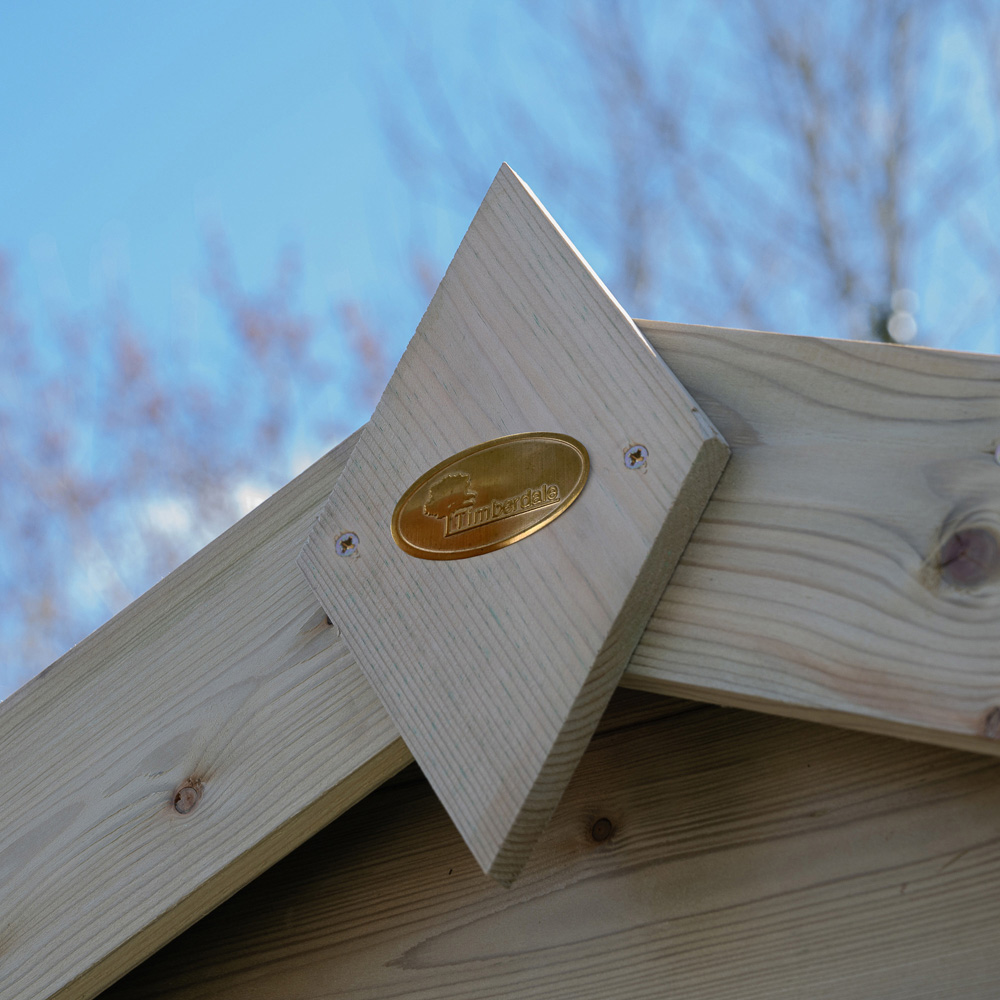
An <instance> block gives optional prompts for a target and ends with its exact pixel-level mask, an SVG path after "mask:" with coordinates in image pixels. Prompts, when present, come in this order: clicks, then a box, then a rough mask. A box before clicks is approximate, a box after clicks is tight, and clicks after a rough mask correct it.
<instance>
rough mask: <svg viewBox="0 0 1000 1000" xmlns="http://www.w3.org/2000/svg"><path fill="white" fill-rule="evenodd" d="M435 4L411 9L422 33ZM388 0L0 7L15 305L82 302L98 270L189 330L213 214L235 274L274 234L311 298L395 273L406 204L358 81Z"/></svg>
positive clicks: (1, 209) (316, 301)
mask: <svg viewBox="0 0 1000 1000" xmlns="http://www.w3.org/2000/svg"><path fill="white" fill-rule="evenodd" d="M451 6H454V5H451ZM448 9H449V5H443V4H437V5H427V7H426V11H427V17H428V23H426V24H425V25H424V26H425V28H426V27H431V28H432V31H433V34H434V35H435V37H436V38H437V39H438V41H439V42H440V41H442V38H441V36H442V34H443V33H446V32H447V31H448V30H449V26H450V25H451V24H452V23H453V21H452V18H450V17H449V14H448ZM390 16H392V17H396V18H399V17H404V16H412V12H411V11H408V10H406V9H405V8H400V7H397V6H396V5H389V4H380V3H374V4H351V5H347V4H339V3H329V4H318V3H313V4H294V3H293V4H282V5H274V4H263V3H235V2H213V3H210V4H201V5H197V6H196V5H193V4H189V5H185V4H181V5H163V4H151V3H123V2H117V3H104V4H94V5H78V4H72V3H66V2H64V3H52V2H45V0H43V2H39V3H30V4H28V3H25V4H10V3H8V4H6V5H5V6H4V7H3V8H0V48H2V58H0V135H3V136H6V137H7V138H6V140H5V141H4V142H3V144H2V146H0V192H2V193H0V247H2V248H3V249H5V250H6V251H8V252H9V253H11V254H12V256H13V258H14V260H15V261H16V263H17V267H18V278H19V290H20V292H21V297H22V303H23V306H24V308H25V310H26V311H27V312H28V313H29V315H30V316H31V317H32V318H36V319H37V318H40V316H41V313H40V312H39V310H40V309H41V307H42V305H43V303H44V301H45V300H46V299H47V300H49V302H50V303H52V304H55V305H57V306H58V305H61V304H64V303H70V304H72V305H73V307H75V308H81V307H85V306H87V305H88V304H89V303H92V302H95V301H97V300H98V299H99V298H100V296H101V294H102V292H103V291H104V290H105V289H106V287H107V286H108V285H109V283H116V284H121V285H123V286H124V287H125V288H127V289H128V293H129V296H130V299H131V302H132V305H133V307H134V308H135V309H136V311H137V313H138V314H139V315H140V316H141V317H142V319H143V322H144V323H145V324H147V325H148V326H149V327H150V328H151V329H152V330H153V331H154V332H159V333H164V332H166V331H167V330H171V331H185V330H187V331H190V330H191V329H192V326H193V327H194V328H195V329H200V330H201V331H202V332H204V325H205V324H206V323H207V324H209V325H210V323H211V318H210V317H209V318H206V317H204V316H201V315H200V314H199V303H198V291H197V287H198V286H197V282H198V280H199V277H200V275H201V274H202V272H203V266H204V245H203V240H204V236H205V232H206V230H207V229H212V228H217V229H219V230H221V231H222V232H224V233H225V234H226V237H227V238H228V240H229V243H230V244H231V246H232V247H233V248H234V251H235V254H236V259H237V264H238V266H239V270H240V274H241V278H242V279H243V280H244V282H245V284H246V285H247V286H248V287H251V288H253V287H255V286H256V285H260V284H263V283H264V282H265V281H266V280H267V278H268V276H269V275H270V273H271V269H272V267H273V265H274V261H275V259H276V255H277V254H278V252H279V251H280V250H281V248H282V247H283V246H286V245H290V244H292V245H295V246H297V247H298V248H299V249H300V250H301V254H302V258H303V260H304V262H305V272H304V285H303V301H304V303H305V304H306V305H307V306H308V307H311V308H313V309H316V310H322V309H323V308H324V307H325V305H326V303H328V302H329V301H330V300H334V299H337V298H339V297H343V296H362V297H370V296H374V295H377V294H379V293H380V292H382V293H384V289H385V285H386V284H387V283H388V284H390V285H391V284H393V283H396V284H399V282H398V280H397V279H395V278H394V275H393V270H394V269H398V268H400V267H403V266H405V259H406V258H405V255H406V246H407V239H408V231H407V227H408V225H409V214H408V212H407V207H406V192H405V191H404V190H403V189H402V187H401V185H400V182H399V181H398V179H397V174H396V173H395V172H394V170H393V169H392V167H391V164H390V163H389V160H388V156H387V154H386V149H385V142H384V139H383V136H382V130H381V124H380V120H379V114H378V107H377V90H378V88H377V86H376V81H377V80H383V79H389V80H391V79H392V74H393V72H394V71H393V67H392V62H391V61H392V58H393V56H392V53H391V52H390V51H389V50H388V47H387V44H386V35H385V32H384V31H383V30H382V24H383V19H384V18H386V17H390ZM460 20H461V19H458V21H459V22H460ZM443 40H444V41H445V42H446V41H447V39H443ZM459 237H460V232H459V233H457V234H455V235H454V236H453V237H452V242H453V243H454V242H457V239H458V238H459ZM412 308H414V309H415V308H417V307H416V306H415V305H414V306H413V307H412ZM404 342H405V338H404ZM400 346H401V345H400Z"/></svg>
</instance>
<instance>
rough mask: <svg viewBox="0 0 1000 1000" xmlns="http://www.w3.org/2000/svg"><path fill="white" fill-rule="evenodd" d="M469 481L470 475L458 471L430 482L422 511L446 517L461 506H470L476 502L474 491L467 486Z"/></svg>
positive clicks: (429, 514) (434, 515)
mask: <svg viewBox="0 0 1000 1000" xmlns="http://www.w3.org/2000/svg"><path fill="white" fill-rule="evenodd" d="M471 482H472V480H471V477H470V476H468V475H467V474H466V473H464V472H458V473H453V474H452V475H450V476H444V477H443V478H442V479H439V480H437V482H434V483H431V485H430V489H429V490H428V491H427V500H426V501H425V502H424V513H425V514H426V515H427V516H428V517H448V516H449V515H451V514H453V513H454V512H455V511H456V510H458V509H459V508H461V507H471V506H472V505H473V504H474V503H475V502H476V491H475V490H473V489H470V488H469V486H470V483H471Z"/></svg>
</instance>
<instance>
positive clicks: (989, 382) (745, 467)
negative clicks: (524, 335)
mask: <svg viewBox="0 0 1000 1000" xmlns="http://www.w3.org/2000/svg"><path fill="white" fill-rule="evenodd" d="M640 325H641V328H642V330H643V331H644V332H645V333H646V335H647V336H648V337H649V338H650V340H651V341H652V343H653V344H654V346H655V347H656V348H657V350H659V351H660V352H661V353H662V354H663V356H664V357H665V359H666V360H667V361H668V363H669V364H670V366H671V368H672V369H673V371H674V372H675V373H676V374H677V375H678V377H679V378H680V379H681V380H682V381H683V382H684V384H685V385H686V386H687V387H688V389H689V390H690V391H691V393H692V394H693V395H694V397H695V398H696V399H697V400H698V401H699V402H700V403H701V405H702V406H703V407H704V409H705V410H706V412H707V413H708V414H709V416H711V418H712V419H713V421H715V423H716V425H717V426H718V427H719V429H720V431H721V432H722V433H723V435H724V436H725V437H726V439H727V441H728V442H729V443H730V445H731V447H732V449H733V457H732V459H731V461H730V463H729V466H728V467H727V469H726V472H725V473H724V475H723V477H722V479H721V480H720V482H719V485H718V487H717V489H716V491H715V494H714V495H713V498H712V501H711V503H710V504H709V506H708V508H707V509H706V511H705V514H704V516H703V518H702V519H701V521H700V523H699V525H698V527H697V529H696V531H695V533H694V535H693V537H692V540H691V543H690V545H689V546H688V549H687V551H686V552H685V554H684V557H683V560H682V562H681V564H680V566H679V567H678V569H677V571H676V573H675V574H674V577H673V579H672V582H671V584H670V587H669V588H668V591H667V593H666V594H665V595H664V598H663V600H662V601H661V602H660V604H659V607H658V608H657V610H656V613H655V615H654V617H653V620H652V621H651V622H650V624H649V627H648V628H647V629H646V632H645V635H644V636H643V639H642V641H641V643H640V645H639V646H638V648H637V649H636V652H635V654H634V656H633V658H632V661H631V664H630V666H629V672H628V674H627V678H626V681H625V683H628V684H631V685H635V686H641V687H647V688H649V689H652V690H658V691H661V692H663V693H670V694H680V695H683V696H685V697H692V698H697V699H699V700H703V701H715V702H722V703H726V704H733V705H741V706H744V707H749V708H757V709H764V710H767V711H772V712H778V713H781V714H785V715H799V716H803V717H811V718H815V719H817V720H821V721H827V722H836V723H841V724H846V725H850V726H855V727H859V728H868V729H871V730H875V731H879V732H889V733H894V734H898V735H904V736H909V737H913V738H917V739H921V740H928V741H931V742H936V743H943V744H946V745H954V746H961V747H965V748H968V749H975V750H978V751H982V752H986V753H993V754H996V753H998V752H1000V562H998V559H997V553H996V550H995V549H994V550H993V552H992V553H990V552H987V553H986V557H987V558H985V560H984V565H983V566H982V571H981V572H980V571H979V570H978V569H977V567H976V565H975V564H974V562H971V561H970V562H967V564H966V565H965V567H964V568H965V570H966V582H967V583H968V585H967V586H958V585H956V582H959V583H960V582H961V581H956V580H955V577H957V576H958V575H959V573H958V572H957V570H958V569H959V568H961V567H960V566H958V567H956V565H955V564H953V565H952V566H950V567H949V568H947V569H946V570H945V572H944V574H942V572H941V570H940V562H941V558H940V557H941V551H940V550H941V547H942V543H943V542H944V543H946V540H947V539H948V538H949V537H950V536H951V535H952V534H953V533H954V532H955V531H956V530H962V531H966V532H968V531H969V530H970V529H977V528H978V529H982V531H983V532H985V533H987V535H988V536H989V537H990V538H994V539H995V538H996V537H998V533H1000V465H998V464H997V462H996V459H995V458H994V452H995V450H996V448H997V445H998V444H1000V358H997V357H985V356H982V355H970V354H957V353H952V352H943V351H929V350H922V349H915V348H905V347H898V346H891V345H881V344H871V343H859V342H852V341H830V340H818V339H811V338H803V337H787V336H780V335H777V334H765V333H751V332H748V331H743V332H738V331H732V330H714V329H710V328H705V327H701V328H698V327H683V326H671V325H669V324H656V323H641V324H640ZM987 548H988V545H987ZM980 557H982V553H980ZM970 577H971V581H970V579H969V578H970Z"/></svg>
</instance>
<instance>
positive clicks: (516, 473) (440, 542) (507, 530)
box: [392, 432, 590, 559]
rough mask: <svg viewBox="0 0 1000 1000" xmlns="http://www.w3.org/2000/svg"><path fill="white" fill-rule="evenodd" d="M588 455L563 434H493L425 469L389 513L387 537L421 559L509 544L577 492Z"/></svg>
mask: <svg viewBox="0 0 1000 1000" xmlns="http://www.w3.org/2000/svg"><path fill="white" fill-rule="evenodd" d="M589 472H590V456H589V455H588V454H587V449H586V448H584V446H583V445H582V444H580V442H579V441H577V440H575V439H574V438H571V437H568V436H567V435H566V434H549V433H536V432H531V433H528V434H511V435H510V436H508V437H502V438H494V439H493V440H492V441H486V442H484V443H483V444H478V445H476V446H475V447H474V448H467V449H466V450H465V451H460V452H459V453H458V454H457V455H452V457H451V458H449V459H446V460H445V461H444V462H441V463H440V464H439V465H435V466H434V468H433V469H431V470H430V472H425V473H424V474H423V475H422V476H421V477H420V478H419V479H418V480H417V481H416V482H415V483H414V484H413V485H412V486H411V487H410V488H409V489H408V490H407V491H406V492H405V493H404V494H403V496H402V497H401V499H400V501H399V503H397V504H396V509H395V510H394V511H393V512H392V537H393V538H394V539H395V540H396V544H397V545H398V546H399V547H400V548H401V549H402V550H403V551H404V552H408V553H409V554H410V555H411V556H417V557H418V558H420V559H465V558H467V557H468V556H478V555H481V554H482V553H484V552H492V551H493V550H494V549H499V548H502V547H503V546H504V545H512V544H513V543H514V542H519V541H520V540H521V539H522V538H526V537H527V536H528V535H530V534H532V533H533V532H535V531H538V529H539V528H544V527H545V525H547V524H548V523H549V522H550V521H554V520H555V519H556V518H557V517H559V515H560V514H562V513H563V512H564V511H565V510H566V508H567V507H569V505H570V504H571V503H572V502H573V501H574V500H575V499H576V498H577V497H578V496H579V495H580V491H581V490H582V489H583V486H584V483H586V482H587V475H588V474H589Z"/></svg>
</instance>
